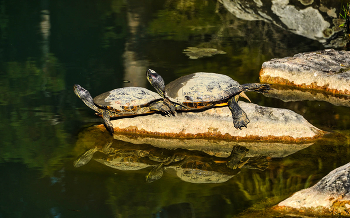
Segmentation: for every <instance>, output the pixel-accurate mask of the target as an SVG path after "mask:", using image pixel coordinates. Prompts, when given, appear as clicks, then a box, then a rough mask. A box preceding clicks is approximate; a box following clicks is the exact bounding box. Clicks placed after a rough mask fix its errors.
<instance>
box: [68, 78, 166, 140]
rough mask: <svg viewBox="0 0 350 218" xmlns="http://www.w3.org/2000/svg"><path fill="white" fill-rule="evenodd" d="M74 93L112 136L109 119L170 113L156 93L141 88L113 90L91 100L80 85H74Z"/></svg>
mask: <svg viewBox="0 0 350 218" xmlns="http://www.w3.org/2000/svg"><path fill="white" fill-rule="evenodd" d="M74 93H75V94H76V95H77V96H78V97H79V98H80V99H81V100H82V101H83V102H84V103H85V104H86V105H87V106H88V107H89V108H91V109H92V110H94V111H96V112H97V113H96V114H97V115H100V116H102V118H103V120H104V122H105V126H106V129H107V130H108V131H109V132H110V133H111V134H113V132H114V130H113V125H112V123H111V121H110V118H111V117H124V116H133V115H138V114H147V113H155V112H157V111H160V112H162V113H164V114H166V115H169V114H170V113H171V109H170V108H169V106H168V105H167V104H166V103H164V99H163V98H162V97H160V96H159V95H158V94H157V93H155V92H152V91H150V90H148V89H146V88H142V87H125V88H118V89H113V90H111V91H108V92H105V93H103V94H101V95H98V96H97V97H95V98H94V99H92V97H91V95H90V93H89V91H87V90H86V89H84V88H83V87H81V86H80V85H77V84H76V85H74Z"/></svg>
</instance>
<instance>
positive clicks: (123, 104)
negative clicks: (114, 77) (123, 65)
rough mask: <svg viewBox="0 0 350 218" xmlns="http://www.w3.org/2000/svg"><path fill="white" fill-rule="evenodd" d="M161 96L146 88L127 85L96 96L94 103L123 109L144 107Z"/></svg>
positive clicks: (108, 107) (109, 107)
mask: <svg viewBox="0 0 350 218" xmlns="http://www.w3.org/2000/svg"><path fill="white" fill-rule="evenodd" d="M159 99H161V97H160V96H159V95H158V94H157V93H155V92H152V91H150V90H148V89H146V88H142V87H125V88H119V89H113V90H111V91H109V92H105V93H103V94H101V95H98V96H96V97H95V98H94V103H95V104H96V105H98V106H100V107H104V108H107V109H114V110H118V111H123V110H125V108H132V107H142V106H144V105H148V104H149V103H151V102H153V101H156V100H159Z"/></svg>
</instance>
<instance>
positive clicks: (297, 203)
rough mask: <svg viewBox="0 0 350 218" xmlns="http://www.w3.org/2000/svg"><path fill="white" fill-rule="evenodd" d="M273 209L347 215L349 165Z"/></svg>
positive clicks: (348, 206)
mask: <svg viewBox="0 0 350 218" xmlns="http://www.w3.org/2000/svg"><path fill="white" fill-rule="evenodd" d="M274 209H276V210H284V211H289V210H291V211H299V212H306V213H316V214H334V215H349V213H350V163H348V164H345V165H344V166H342V167H339V168H337V169H335V170H333V171H332V172H330V173H329V174H328V175H327V176H325V177H324V178H322V179H321V180H320V181H319V182H318V183H317V184H316V185H314V186H313V187H311V188H307V189H304V190H301V191H299V192H297V193H295V194H294V195H293V196H291V197H290V198H287V199H286V200H284V201H282V202H281V203H279V204H278V205H277V206H276V207H274Z"/></svg>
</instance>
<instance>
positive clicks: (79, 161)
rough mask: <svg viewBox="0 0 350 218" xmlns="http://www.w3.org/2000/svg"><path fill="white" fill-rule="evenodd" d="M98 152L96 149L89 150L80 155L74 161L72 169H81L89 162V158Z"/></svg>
mask: <svg viewBox="0 0 350 218" xmlns="http://www.w3.org/2000/svg"><path fill="white" fill-rule="evenodd" d="M96 151H98V149H97V147H95V148H91V149H89V150H87V151H86V152H85V153H84V154H82V155H81V156H80V157H79V158H78V159H77V160H75V161H74V163H73V165H74V167H81V166H84V165H86V164H87V163H89V162H90V160H91V158H92V157H93V156H94V154H95V153H96Z"/></svg>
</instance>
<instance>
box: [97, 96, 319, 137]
mask: <svg viewBox="0 0 350 218" xmlns="http://www.w3.org/2000/svg"><path fill="white" fill-rule="evenodd" d="M239 105H240V106H241V108H242V109H243V110H244V111H245V112H246V113H247V115H248V117H249V119H250V123H249V124H248V128H242V130H239V129H235V128H234V126H233V123H232V116H231V112H230V110H229V108H228V107H220V108H212V109H209V110H205V111H202V112H186V113H178V115H177V116H176V117H175V116H174V117H165V116H162V115H160V114H152V115H148V116H137V117H132V118H122V119H117V120H112V124H113V126H114V131H115V132H116V133H118V132H121V133H137V134H138V135H151V136H162V137H176V138H215V139H229V140H235V141H239V140H258V141H259V140H260V141H284V142H305V141H309V140H314V139H316V138H319V137H321V136H323V135H324V134H325V133H326V132H324V131H322V130H320V129H318V128H316V127H315V126H313V125H311V124H310V123H309V122H308V121H307V120H305V118H303V117H302V116H301V115H299V114H297V113H295V112H293V111H291V110H287V109H279V108H271V107H263V106H259V105H256V104H252V103H246V102H242V101H240V102H239ZM100 127H103V126H102V125H100Z"/></svg>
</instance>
